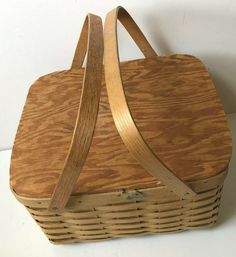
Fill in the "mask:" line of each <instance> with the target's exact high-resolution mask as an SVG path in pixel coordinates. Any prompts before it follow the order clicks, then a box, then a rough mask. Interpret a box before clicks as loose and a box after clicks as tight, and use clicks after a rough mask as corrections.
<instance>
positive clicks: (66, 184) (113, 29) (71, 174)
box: [49, 7, 196, 210]
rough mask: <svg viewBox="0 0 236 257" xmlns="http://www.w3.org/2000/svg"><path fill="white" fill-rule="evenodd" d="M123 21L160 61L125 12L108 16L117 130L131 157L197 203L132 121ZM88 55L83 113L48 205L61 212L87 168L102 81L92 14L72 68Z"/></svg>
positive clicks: (98, 28) (108, 72) (98, 32)
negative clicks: (123, 65) (120, 40)
mask: <svg viewBox="0 0 236 257" xmlns="http://www.w3.org/2000/svg"><path fill="white" fill-rule="evenodd" d="M118 19H119V20H120V22H121V23H122V25H123V26H124V27H125V28H126V29H127V31H128V32H129V34H130V36H131V37H132V38H133V40H134V41H135V43H136V44H137V45H138V47H139V48H140V50H141V51H142V53H143V54H144V56H145V57H147V58H149V57H156V56H157V54H156V52H155V51H154V50H153V48H152V47H151V45H150V44H149V42H148V41H147V39H146V38H145V36H144V35H143V33H142V31H141V30H140V29H139V27H138V26H137V24H136V23H135V22H134V20H133V19H132V17H131V16H130V15H129V14H128V12H127V11H126V10H125V9H124V8H122V7H117V8H116V9H114V10H112V11H111V12H109V13H108V14H107V17H106V21H105V29H104V45H105V55H104V61H105V80H106V87H107V92H108V99H109V104H110V108H111V112H112V116H113V119H114V122H115V125H116V128H117V130H118V132H119V134H120V136H121V138H122V140H123V142H124V144H125V145H126V147H127V148H128V150H129V151H130V153H131V154H132V155H133V156H134V157H135V159H136V160H137V161H138V162H139V164H140V165H141V166H142V167H143V168H144V169H145V170H146V171H148V172H149V173H150V174H151V175H152V176H154V177H156V178H158V179H159V180H160V181H161V182H163V184H165V185H166V186H167V187H168V188H169V189H170V190H171V191H173V192H174V193H175V194H176V195H178V196H179V197H180V198H183V199H188V198H192V197H193V196H195V195H196V193H195V192H194V191H193V190H192V189H191V188H190V187H189V186H188V185H187V184H185V183H184V182H183V181H182V180H181V179H180V178H178V177H177V176H176V175H175V174H174V173H173V172H172V171H171V170H170V169H169V168H168V167H166V166H165V164H164V163H163V162H162V161H161V160H160V159H159V158H158V157H157V156H156V155H155V154H154V153H153V151H152V150H151V149H150V147H149V146H148V144H147V143H146V142H145V140H144V138H143V137H142V135H141V133H140V131H139V130H138V128H137V126H136V125H135V122H134V120H133V118H132V115H131V113H130V110H129V106H128V103H127V101H126V97H125V93H124V89H123V82H122V77H121V72H120V61H119V54H118V44H117V20H118ZM86 51H87V63H86V68H85V74H84V82H83V89H82V95H81V101H80V107H79V112H78V116H77V120H76V125H75V129H74V133H73V137H72V142H71V146H70V149H69V153H68V155H67V158H66V161H65V165H64V169H63V172H62V174H61V176H60V178H59V181H58V184H57V185H56V188H55V190H54V193H53V196H52V199H51V201H50V204H49V209H50V210H62V209H63V208H64V207H65V205H66V203H67V202H68V200H69V197H70V195H71V193H72V190H73V187H74V185H75V183H76V181H77V179H78V177H79V174H80V172H81V170H82V167H83V164H84V163H85V160H86V157H87V154H88V152H89V148H90V145H91V142H92V137H93V131H94V129H95V124H96V119H97V113H98V108H99V98H100V91H101V80H102V60H103V36H102V21H101V19H100V17H98V16H95V15H91V14H89V15H88V16H87V18H86V20H85V23H84V26H83V29H82V32H81V36H80V39H79V43H78V45H77V48H76V51H75V57H74V59H73V62H72V68H80V67H81V66H82V63H83V60H84V57H85V55H86Z"/></svg>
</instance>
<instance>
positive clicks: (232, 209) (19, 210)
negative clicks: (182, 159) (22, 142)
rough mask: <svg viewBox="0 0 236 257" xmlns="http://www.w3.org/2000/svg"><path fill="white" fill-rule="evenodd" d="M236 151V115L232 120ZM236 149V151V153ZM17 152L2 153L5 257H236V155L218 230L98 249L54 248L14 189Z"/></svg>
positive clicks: (1, 246)
mask: <svg viewBox="0 0 236 257" xmlns="http://www.w3.org/2000/svg"><path fill="white" fill-rule="evenodd" d="M228 121H229V125H230V128H231V131H232V135H233V140H234V146H235V145H236V113H235V114H229V115H228ZM234 148H235V147H234ZM10 156H11V151H10V150H7V151H2V152H0V189H1V194H0V200H1V203H2V207H1V219H0V238H1V240H0V256H1V257H16V256H17V257H20V256H24V257H28V256H30V257H38V256H40V257H42V256H45V257H47V256H57V257H63V256H66V257H70V256H77V257H80V256H83V257H86V256H95V257H100V256H102V257H106V256H111V257H120V256H135V257H139V256H140V257H141V256H142V257H143V256H148V257H152V256H155V257H156V256H164V257H170V256H171V257H172V256H174V257H178V256H181V257H184V256H186V257H195V256H196V257H199V256H201V257H211V256H214V257H224V256H227V257H236V197H235V191H236V172H235V168H236V150H235V149H234V152H233V158H232V160H231V163H230V168H229V174H228V177H227V179H226V181H225V186H224V192H223V197H222V204H221V208H220V216H219V220H218V223H217V225H216V226H215V227H213V228H211V229H207V230H198V231H187V232H182V233H177V234H168V235H154V236H143V237H134V238H125V239H114V240H110V241H104V242H97V243H81V244H71V245H53V244H51V243H49V241H48V240H47V238H46V237H45V236H44V234H43V232H42V231H41V230H40V228H39V227H38V226H37V225H36V223H35V222H34V220H33V219H32V218H31V217H30V215H29V214H28V212H27V211H26V210H25V208H24V207H23V206H22V205H21V204H19V203H18V202H17V201H16V199H15V198H14V196H13V194H12V193H11V192H10V189H9V164H10Z"/></svg>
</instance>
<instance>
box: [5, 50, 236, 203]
mask: <svg viewBox="0 0 236 257" xmlns="http://www.w3.org/2000/svg"><path fill="white" fill-rule="evenodd" d="M83 72H84V71H83V69H72V70H68V71H61V72H55V73H52V74H49V75H46V76H43V77H41V78H39V80H37V81H36V82H35V83H34V84H33V86H31V88H30V90H29V94H28V97H27V100H26V104H25V107H24V111H23V114H22V117H21V121H20V125H19V128H18V131H17V135H16V139H15V144H14V148H13V153H12V162H11V171H10V173H11V188H12V190H14V191H15V192H16V193H17V194H18V195H21V196H26V197H40V198H42V197H50V196H51V195H52V192H53V190H54V188H55V185H56V183H57V181H58V178H59V175H60V173H61V171H62V169H63V164H64V161H65V158H66V155H67V152H68V149H69V145H70V142H71V137H72V133H73V130H74V126H75V120H76V115H77V111H78V107H79V99H80V94H81V88H82V79H83ZM121 72H122V78H123V82H124V88H125V94H126V97H127V100H128V103H129V107H130V110H131V113H132V116H133V118H134V120H135V123H136V124H137V126H138V128H139V130H140V131H141V133H142V135H143V137H144V139H145V140H146V142H147V143H148V144H149V145H150V147H151V149H152V150H153V152H154V153H155V154H156V155H157V156H158V157H159V158H160V159H161V160H162V161H163V162H164V163H165V164H166V165H167V166H168V167H170V168H171V170H173V171H174V172H175V174H176V175H177V176H179V177H180V178H181V179H182V180H184V181H186V182H188V181H195V180H199V179H203V178H209V177H211V176H214V175H216V174H218V173H220V172H222V171H223V170H225V168H226V167H227V166H228V163H229V160H230V157H231V150H232V149H231V148H232V145H231V144H232V143H231V136H230V132H229V129H228V127H227V122H226V118H225V113H224V111H223V108H222V105H221V102H220V99H219V97H218V95H217V93H216V90H215V87H214V85H213V84H212V81H211V79H210V77H209V74H208V72H207V71H206V69H205V67H204V65H203V64H202V63H201V62H200V61H199V60H198V59H196V58H195V57H192V56H188V55H173V56H160V57H156V58H148V59H140V60H134V61H129V62H123V63H122V64H121ZM103 84H104V83H103ZM159 185H160V182H159V181H158V180H157V179H155V178H153V177H152V176H151V175H149V174H148V173H147V172H146V171H145V170H144V169H143V168H142V167H141V166H140V165H139V164H138V163H137V161H136V160H135V159H134V158H133V157H132V156H131V154H130V153H129V152H128V150H127V149H126V147H125V146H124V144H123V142H122V140H121V138H120V136H119V134H118V132H117V130H116V128H115V125H114V122H113V119H112V115H111V111H110V108H109V104H108V99H107V92H106V88H105V86H104V85H103V88H102V93H101V100H100V107H99V113H98V120H97V124H96V128H95V133H94V138H93V141H92V145H91V148H90V151H89V154H88V158H87V160H86V163H85V165H84V167H83V170H82V172H81V174H80V177H79V179H78V181H77V183H76V185H75V187H74V189H73V194H77V193H82V192H84V193H95V192H109V191H115V190H119V189H139V188H149V187H155V186H159Z"/></svg>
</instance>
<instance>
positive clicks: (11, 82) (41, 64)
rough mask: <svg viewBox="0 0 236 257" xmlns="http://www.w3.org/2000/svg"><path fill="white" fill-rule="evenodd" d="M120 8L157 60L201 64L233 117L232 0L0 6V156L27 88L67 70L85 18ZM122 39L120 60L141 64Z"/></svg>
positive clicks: (235, 42) (61, 0)
mask: <svg viewBox="0 0 236 257" xmlns="http://www.w3.org/2000/svg"><path fill="white" fill-rule="evenodd" d="M117 5H123V6H124V7H126V8H127V10H128V11H129V12H130V13H131V15H132V16H133V17H134V19H135V20H136V22H137V23H138V24H139V25H140V27H141V29H142V30H143V31H144V33H145V34H146V36H147V38H148V39H149V40H150V42H151V43H152V45H153V47H154V48H155V49H156V50H157V52H158V53H159V54H161V55H166V54H167V55H168V54H172V53H188V54H193V55H197V56H198V57H200V58H201V59H202V60H203V61H204V63H205V64H206V66H207V67H208V68H209V70H210V73H211V75H212V78H213V80H214V82H215V85H216V88H217V90H218V92H219V94H220V96H221V99H222V101H223V104H224V108H225V111H226V112H227V113H232V112H236V100H235V99H236V85H235V81H236V1H234V0H144V1H140V0H129V1H128V0H126V1H114V0H109V1H108V0H86V1H85V0H77V1H76V0H73V1H72V0H33V1H31V0H0V35H1V40H0V149H7V148H10V147H11V146H12V144H13V139H14V136H15V132H16V128H17V124H18V121H19V118H20V114H21V111H22V107H23V104H24V101H25V98H26V94H27V91H28V88H29V86H30V84H31V83H32V82H33V81H34V80H36V79H37V78H38V77H39V76H41V75H43V74H47V73H49V72H52V71H56V70H61V69H67V68H69V65H70V62H71V60H72V56H73V52H74V48H75V45H76V43H77V39H78V35H79V32H80V29H81V26H82V23H83V20H84V18H85V15H86V13H88V12H92V13H95V14H98V15H101V16H102V17H103V18H104V17H105V14H106V12H107V11H108V10H110V9H112V8H114V7H116V6H117ZM120 34H121V35H120V48H121V50H120V51H121V60H124V59H131V58H137V57H140V56H141V55H140V53H139V51H138V50H137V48H136V47H135V46H134V45H133V43H132V42H131V40H130V39H129V37H128V36H127V35H126V34H125V33H120ZM193 94H194V92H193Z"/></svg>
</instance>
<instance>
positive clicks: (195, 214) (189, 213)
mask: <svg viewBox="0 0 236 257" xmlns="http://www.w3.org/2000/svg"><path fill="white" fill-rule="evenodd" d="M225 175H226V171H224V172H222V173H220V174H219V175H217V176H214V177H211V178H210V179H205V180H200V181H197V182H191V183H189V185H190V186H191V188H193V189H194V190H195V191H196V192H197V196H196V197H195V199H194V200H193V199H192V200H189V199H185V200H182V199H179V197H177V196H176V195H175V194H173V193H171V192H170V191H169V190H168V189H167V188H166V187H155V188H148V189H141V190H126V191H118V192H109V193H96V194H82V195H77V196H72V197H71V198H70V201H69V204H68V205H67V207H66V209H65V210H64V211H63V212H61V213H52V212H50V211H48V209H47V206H48V203H49V202H50V198H49V199H47V198H43V199H42V198H25V197H22V196H19V195H16V197H17V199H18V200H19V201H20V202H21V203H23V204H24V205H25V206H27V209H28V211H29V212H30V214H31V215H32V217H33V218H34V219H35V221H36V222H37V224H38V225H39V226H40V227H41V228H42V230H43V231H44V233H45V234H46V236H47V237H48V239H49V240H50V241H51V242H53V243H63V244H64V243H75V242H90V241H100V240H108V239H111V238H119V237H128V236H134V235H135V236H140V235H147V234H162V233H173V232H180V231H185V230H190V229H191V230H192V229H202V228H208V227H211V226H213V225H214V224H215V223H216V220H217V216H218V212H219V205H220V197H221V194H222V183H223V181H224V178H225ZM108 202H109V204H108Z"/></svg>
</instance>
